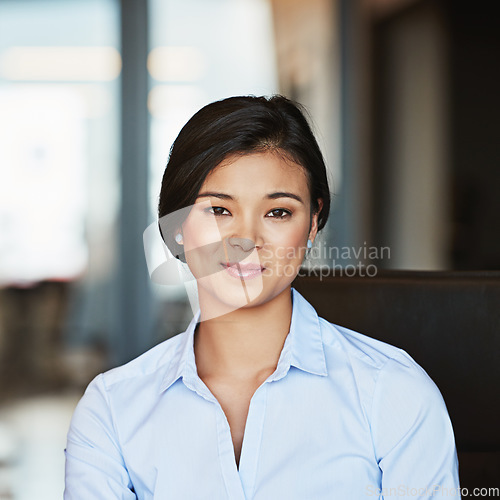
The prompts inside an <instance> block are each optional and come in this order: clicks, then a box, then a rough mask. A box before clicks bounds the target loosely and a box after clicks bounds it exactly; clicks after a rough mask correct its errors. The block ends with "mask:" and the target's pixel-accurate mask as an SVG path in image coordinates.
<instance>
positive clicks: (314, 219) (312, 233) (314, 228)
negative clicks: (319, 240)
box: [309, 198, 323, 241]
mask: <svg viewBox="0 0 500 500" xmlns="http://www.w3.org/2000/svg"><path fill="white" fill-rule="evenodd" d="M322 208H323V200H322V199H321V198H318V210H317V211H316V212H314V213H313V214H312V216H311V228H310V229H309V239H310V240H311V241H314V239H315V238H316V235H317V234H318V216H319V214H320V212H321V209H322Z"/></svg>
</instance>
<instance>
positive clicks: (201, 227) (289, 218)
mask: <svg viewBox="0 0 500 500" xmlns="http://www.w3.org/2000/svg"><path fill="white" fill-rule="evenodd" d="M316 232H317V215H316V214H313V215H312V217H311V212H310V193H309V187H308V184H307V178H306V173H305V171H304V169H303V168H302V167H301V166H299V165H297V164H295V163H292V162H290V161H288V160H284V159H283V158H281V157H280V156H279V155H278V154H273V153H255V154H248V155H245V156H232V157H230V158H229V159H228V160H226V161H224V162H222V163H221V164H220V165H218V166H217V167H216V168H215V169H214V170H213V171H212V172H211V173H210V174H209V175H208V176H207V178H206V179H205V182H204V183H203V185H202V187H201V189H200V192H199V194H198V198H197V199H196V202H195V204H194V206H193V208H192V210H191V211H190V213H189V216H188V218H187V219H186V221H185V222H184V224H183V225H182V236H183V245H184V252H185V255H186V261H187V264H188V266H189V268H190V270H191V272H192V273H193V275H194V277H195V278H196V280H197V283H198V292H199V297H200V306H202V312H203V305H211V306H215V305H216V306H217V307H220V306H221V305H222V306H223V307H222V309H221V311H220V313H225V312H230V311H232V310H235V309H238V308H241V307H248V306H252V305H258V304H262V303H265V302H267V301H269V300H271V299H272V298H274V297H276V296H277V295H278V294H279V293H281V292H282V291H283V290H284V289H285V288H286V287H288V286H289V285H290V283H291V282H292V281H293V279H294V278H295V276H296V275H297V273H298V271H299V268H300V265H301V264H302V261H303V259H304V255H305V251H306V244H307V239H308V238H310V239H311V240H314V238H315V236H316ZM207 307H208V306H207ZM217 315H219V313H218V314H217Z"/></svg>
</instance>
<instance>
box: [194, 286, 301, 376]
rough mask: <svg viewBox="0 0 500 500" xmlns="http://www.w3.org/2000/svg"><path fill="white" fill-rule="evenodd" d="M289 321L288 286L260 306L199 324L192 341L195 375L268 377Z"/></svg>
mask: <svg viewBox="0 0 500 500" xmlns="http://www.w3.org/2000/svg"><path fill="white" fill-rule="evenodd" d="M200 304H201V300H200ZM291 318H292V298H291V287H290V286H288V287H287V288H286V289H285V290H283V291H282V292H281V293H280V294H278V295H277V296H276V297H274V298H273V299H272V300H270V301H268V302H266V303H264V304H260V305H256V306H253V307H247V308H242V309H238V310H236V311H232V312H230V313H228V314H226V315H224V316H221V317H218V318H213V319H209V320H206V321H202V322H201V323H200V324H199V326H198V328H197V330H196V332H195V338H194V349H195V357H196V365H197V369H198V375H199V376H200V378H202V379H203V378H205V377H212V378H213V377H223V378H224V377H228V376H229V377H235V378H239V379H243V378H249V377H260V376H262V375H265V376H268V375H270V374H271V373H272V372H273V371H274V370H275V368H276V365H277V364H278V360H279V356H280V354H281V350H282V348H283V344H284V343H285V339H286V336H287V334H288V332H289V330H290V323H291Z"/></svg>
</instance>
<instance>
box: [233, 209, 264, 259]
mask: <svg viewBox="0 0 500 500" xmlns="http://www.w3.org/2000/svg"><path fill="white" fill-rule="evenodd" d="M247 215H248V214H247ZM234 222H235V225H234V226H233V227H232V232H231V233H229V236H228V237H227V238H226V243H227V246H228V248H229V250H233V251H234V252H235V253H243V254H249V253H250V252H252V251H253V250H254V249H255V248H256V247H259V245H262V235H261V228H260V226H259V222H258V221H257V220H254V219H253V218H251V217H248V218H247V217H245V218H243V216H242V217H241V218H239V220H235V221H234ZM243 258H245V256H243Z"/></svg>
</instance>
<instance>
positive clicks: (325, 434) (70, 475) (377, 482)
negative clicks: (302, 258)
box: [64, 289, 460, 500]
mask: <svg viewBox="0 0 500 500" xmlns="http://www.w3.org/2000/svg"><path fill="white" fill-rule="evenodd" d="M292 300H293V312H292V321H291V326H290V332H289V334H288V336H287V338H286V341H285V344H284V346H283V350H282V352H281V355H280V358H279V362H278V365H277V367H276V370H275V371H274V373H273V374H272V375H270V376H269V377H268V378H267V380H266V381H265V382H264V383H262V385H261V386H260V387H259V388H258V389H257V391H256V392H255V394H254V395H253V397H252V399H251V403H250V408H249V412H248V418H247V422H246V427H245V434H244V439H243V446H242V450H241V457H240V464H239V469H238V468H237V466H236V462H235V456H234V448H233V443H232V439H231V432H230V428H229V425H228V422H227V419H226V417H225V415H224V412H223V410H222V408H221V406H220V405H219V403H218V401H217V400H216V399H215V397H214V396H213V395H212V393H211V392H210V390H209V389H208V388H207V386H206V385H205V384H204V383H203V381H202V380H201V379H200V378H199V377H198V374H197V370H196V364H195V358H194V350H193V334H194V331H195V327H196V324H197V320H198V318H199V312H198V314H197V315H196V316H195V317H194V318H193V320H192V321H191V323H190V325H189V326H188V328H187V330H186V331H185V332H184V333H182V334H180V335H177V336H176V337H173V338H171V339H169V340H167V341H165V342H163V343H161V344H159V345H158V346H156V347H154V348H153V349H151V350H150V351H148V352H146V353H145V354H143V355H142V356H140V357H138V358H137V359H135V360H133V361H131V362H130V363H128V364H126V365H124V366H121V367H119V368H115V369H113V370H110V371H108V372H106V373H104V374H101V375H99V376H97V377H96V378H95V379H94V380H93V381H92V382H91V383H90V385H89V386H88V388H87V390H86V392H85V395H84V396H83V398H82V399H81V400H80V402H79V404H78V406H77V408H76V410H75V413H74V415H73V419H72V422H71V427H70V430H69V433H68V443H67V449H66V490H65V494H64V498H65V500H76V499H78V500H94V499H102V500H115V499H136V498H137V499H140V500H149V499H153V498H154V499H159V500H169V499H173V500H204V499H206V500H223V499H231V500H244V499H246V500H250V499H252V500H281V499H283V500H327V499H339V500H350V499H354V500H360V499H364V498H374V499H378V498H379V497H380V498H387V499H392V498H429V497H431V496H432V495H433V494H434V496H435V497H443V498H450V497H453V498H459V497H460V495H459V493H458V464H457V458H456V451H455V444H454V436H453V430H452V426H451V423H450V419H449V417H448V413H447V410H446V406H445V404H444V401H443V399H442V397H441V394H440V392H439V390H438V389H437V387H436V385H435V384H434V383H433V382H432V380H431V379H430V378H429V377H428V375H427V374H426V373H425V371H424V370H423V369H422V368H421V367H420V366H419V365H417V363H415V361H413V359H412V358H411V357H410V356H408V354H406V353H405V352H404V351H402V350H401V349H398V348H396V347H393V346H390V345H388V344H385V343H383V342H380V341H377V340H374V339H372V338H369V337H366V336H364V335H361V334H359V333H356V332H353V331H351V330H348V329H346V328H342V327H340V326H336V325H333V324H331V323H329V322H327V321H326V320H324V319H322V318H319V317H318V315H317V313H316V311H315V310H314V308H313V307H312V306H311V305H310V304H309V303H308V302H307V301H306V300H305V299H304V298H303V297H302V296H301V295H300V294H299V293H298V292H297V291H296V290H295V289H292ZM453 492H454V493H453Z"/></svg>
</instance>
